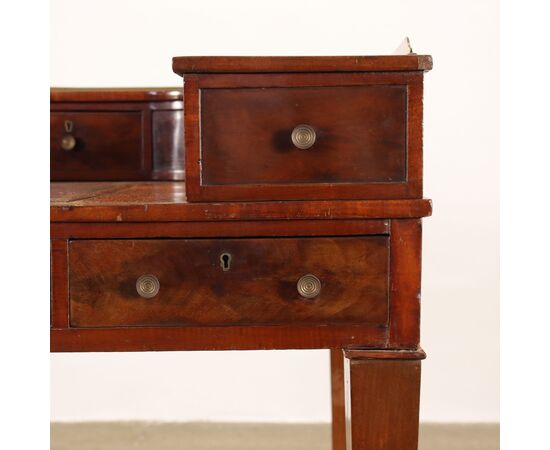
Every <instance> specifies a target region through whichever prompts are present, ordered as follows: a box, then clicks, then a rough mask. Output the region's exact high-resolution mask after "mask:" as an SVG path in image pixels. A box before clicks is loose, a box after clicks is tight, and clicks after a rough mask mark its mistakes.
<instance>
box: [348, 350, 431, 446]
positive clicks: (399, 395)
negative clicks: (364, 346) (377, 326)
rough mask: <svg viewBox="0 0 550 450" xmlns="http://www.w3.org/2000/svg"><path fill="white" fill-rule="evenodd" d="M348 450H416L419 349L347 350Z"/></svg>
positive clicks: (421, 353) (420, 355)
mask: <svg viewBox="0 0 550 450" xmlns="http://www.w3.org/2000/svg"><path fill="white" fill-rule="evenodd" d="M345 355H346V370H345V376H346V417H347V420H348V425H349V426H348V427H347V430H346V441H347V449H348V450H417V449H418V410H419V401H420V364H421V362H420V360H421V359H423V358H424V356H425V355H424V353H423V352H422V351H392V350H370V351H368V350H366V351H362V350H352V351H346V353H345Z"/></svg>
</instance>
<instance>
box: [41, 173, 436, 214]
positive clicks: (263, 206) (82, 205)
mask: <svg viewBox="0 0 550 450" xmlns="http://www.w3.org/2000/svg"><path fill="white" fill-rule="evenodd" d="M50 192H51V194H50V195H51V203H50V205H51V208H50V213H51V215H50V218H51V220H52V222H189V221H195V222H197V221H198V222H200V221H204V222H215V221H234V220H237V221H239V220H244V221H246V220H308V219H316V220H317V219H320V220H331V219H386V218H411V217H425V216H429V215H430V214H431V210H432V207H431V201H430V200H425V199H411V200H408V199H407V200H387V201H384V200H350V201H343V200H341V201H310V202H303V201H293V202H291V201H288V202H239V203H236V202H226V203H188V202H187V201H186V192H185V184H184V183H178V182H156V183H150V182H149V183H148V182H142V183H52V184H51V191H50Z"/></svg>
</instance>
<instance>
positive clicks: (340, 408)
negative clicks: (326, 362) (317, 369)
mask: <svg viewBox="0 0 550 450" xmlns="http://www.w3.org/2000/svg"><path fill="white" fill-rule="evenodd" d="M330 380H331V398H332V450H346V399H345V391H344V353H343V352H342V349H332V350H331V351H330Z"/></svg>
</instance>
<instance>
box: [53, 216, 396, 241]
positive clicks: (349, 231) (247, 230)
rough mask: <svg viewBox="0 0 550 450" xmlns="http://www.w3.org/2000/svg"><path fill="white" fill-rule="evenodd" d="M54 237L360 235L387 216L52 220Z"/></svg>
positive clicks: (380, 229) (383, 225)
mask: <svg viewBox="0 0 550 450" xmlns="http://www.w3.org/2000/svg"><path fill="white" fill-rule="evenodd" d="M50 230H51V232H50V235H51V237H52V238H57V239H71V238H80V239H101V238H104V239H108V238H112V239H116V238H119V239H125V238H126V239H132V238H194V237H195V238H208V237H211V238H217V237H220V236H223V237H277V236H360V235H368V234H389V232H390V225H389V221H388V220H284V221H283V220H275V221H239V222H236V221H233V222H147V223H144V222H119V223H108V222H103V223H101V222H99V223H86V225H85V226H82V224H78V223H70V222H54V223H52V224H51V227H50Z"/></svg>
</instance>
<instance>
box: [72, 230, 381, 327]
mask: <svg viewBox="0 0 550 450" xmlns="http://www.w3.org/2000/svg"><path fill="white" fill-rule="evenodd" d="M69 249H70V253H69V254H70V258H69V261H70V262H69V274H70V314H71V319H70V323H71V326H72V327H113V326H162V325H164V326H174V325H188V326H198V325H201V326H203V325H225V326H227V325H253V324H256V325H286V324H293V325H294V324H295V325H298V324H301V325H306V324H326V325H328V324H342V323H349V324H371V325H378V326H385V325H386V323H387V320H388V256H389V255H388V238H387V237H384V236H370V237H340V238H326V237H317V238H269V239H265V238H264V239H261V238H249V239H185V240H184V239H181V240H171V239H168V240H166V239H163V240H93V241H89V240H79V241H72V242H71V244H70V248H69ZM223 254H227V255H230V258H231V260H230V261H229V263H228V264H229V266H228V267H227V268H226V270H224V268H223V267H222V262H221V260H220V258H221V256H222V255H223ZM147 274H152V275H154V276H155V277H157V278H158V280H159V281H160V291H159V293H158V294H157V295H156V296H155V297H154V298H152V299H148V298H147V299H145V298H142V297H140V296H139V295H138V293H137V291H136V280H137V279H138V278H139V277H140V276H142V275H147ZM307 274H313V275H315V276H316V277H318V278H319V279H320V280H321V285H322V289H321V292H320V294H319V295H318V296H317V297H315V298H310V299H306V298H304V297H302V296H300V294H299V292H298V290H297V288H296V284H297V282H298V280H299V279H300V277H302V276H304V275H307Z"/></svg>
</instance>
